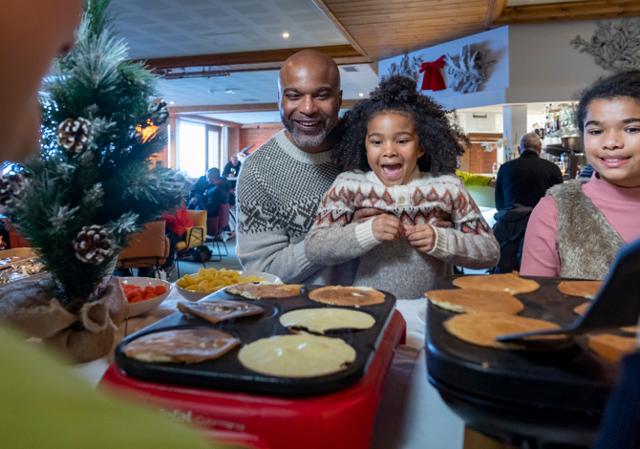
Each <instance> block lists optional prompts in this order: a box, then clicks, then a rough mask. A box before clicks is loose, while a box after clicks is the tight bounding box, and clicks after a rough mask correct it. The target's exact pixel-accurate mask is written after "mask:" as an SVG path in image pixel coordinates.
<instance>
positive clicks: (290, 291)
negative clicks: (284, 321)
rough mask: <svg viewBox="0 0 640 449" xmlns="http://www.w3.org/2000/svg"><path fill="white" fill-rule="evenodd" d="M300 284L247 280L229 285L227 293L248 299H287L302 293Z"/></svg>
mask: <svg viewBox="0 0 640 449" xmlns="http://www.w3.org/2000/svg"><path fill="white" fill-rule="evenodd" d="M301 288H302V285H300V284H254V283H252V282H247V283H244V284H237V285H232V286H229V287H227V290H226V291H227V293H231V294H232V295H238V296H242V297H243V298H248V299H285V298H293V297H294V296H299V295H300V289H301Z"/></svg>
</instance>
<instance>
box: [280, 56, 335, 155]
mask: <svg viewBox="0 0 640 449" xmlns="http://www.w3.org/2000/svg"><path fill="white" fill-rule="evenodd" d="M339 83H340V81H339V78H338V77H337V76H335V75H333V74H332V72H331V71H330V70H328V69H327V68H325V67H317V66H313V65H311V64H308V65H305V64H300V63H299V64H296V65H293V66H290V67H285V68H283V70H282V72H281V74H280V90H279V101H280V104H279V106H280V117H281V119H282V123H283V125H284V127H285V128H286V130H287V131H289V135H290V138H291V139H292V140H293V142H294V143H295V144H296V145H297V146H298V147H299V148H300V149H302V150H304V151H308V152H317V151H324V150H326V149H327V148H325V147H326V144H325V140H326V139H327V136H328V135H329V133H330V132H331V130H332V129H333V128H334V127H335V126H336V124H337V123H338V111H339V110H340V104H341V103H342V92H341V91H340V84H339Z"/></svg>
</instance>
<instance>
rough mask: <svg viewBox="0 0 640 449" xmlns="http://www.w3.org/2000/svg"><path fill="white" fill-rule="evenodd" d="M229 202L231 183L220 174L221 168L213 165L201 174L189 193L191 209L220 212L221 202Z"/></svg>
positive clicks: (213, 213)
mask: <svg viewBox="0 0 640 449" xmlns="http://www.w3.org/2000/svg"><path fill="white" fill-rule="evenodd" d="M228 202H229V184H228V183H227V181H226V180H225V179H224V178H222V177H221V176H220V169H218V168H216V167H212V168H210V169H209V170H207V175H206V176H201V177H200V178H199V179H198V181H197V182H196V183H195V185H194V186H193V189H191V193H190V194H189V203H188V208H189V209H195V210H206V211H207V215H209V216H213V215H215V214H217V213H218V207H219V206H220V204H226V203H228Z"/></svg>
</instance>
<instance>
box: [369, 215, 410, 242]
mask: <svg viewBox="0 0 640 449" xmlns="http://www.w3.org/2000/svg"><path fill="white" fill-rule="evenodd" d="M375 215H378V216H377V217H375V218H374V219H373V236H374V237H375V238H376V240H378V241H380V242H383V241H390V240H395V239H397V238H398V237H400V236H401V235H402V232H403V230H402V224H401V223H400V220H399V219H398V217H396V216H395V215H391V214H382V215H380V214H375Z"/></svg>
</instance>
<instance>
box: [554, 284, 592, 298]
mask: <svg viewBox="0 0 640 449" xmlns="http://www.w3.org/2000/svg"><path fill="white" fill-rule="evenodd" d="M601 286H602V281H561V282H560V283H559V284H558V290H560V293H564V294H565V295H571V296H582V297H584V298H588V299H593V298H595V296H596V293H598V289H599V288H600V287H601Z"/></svg>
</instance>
